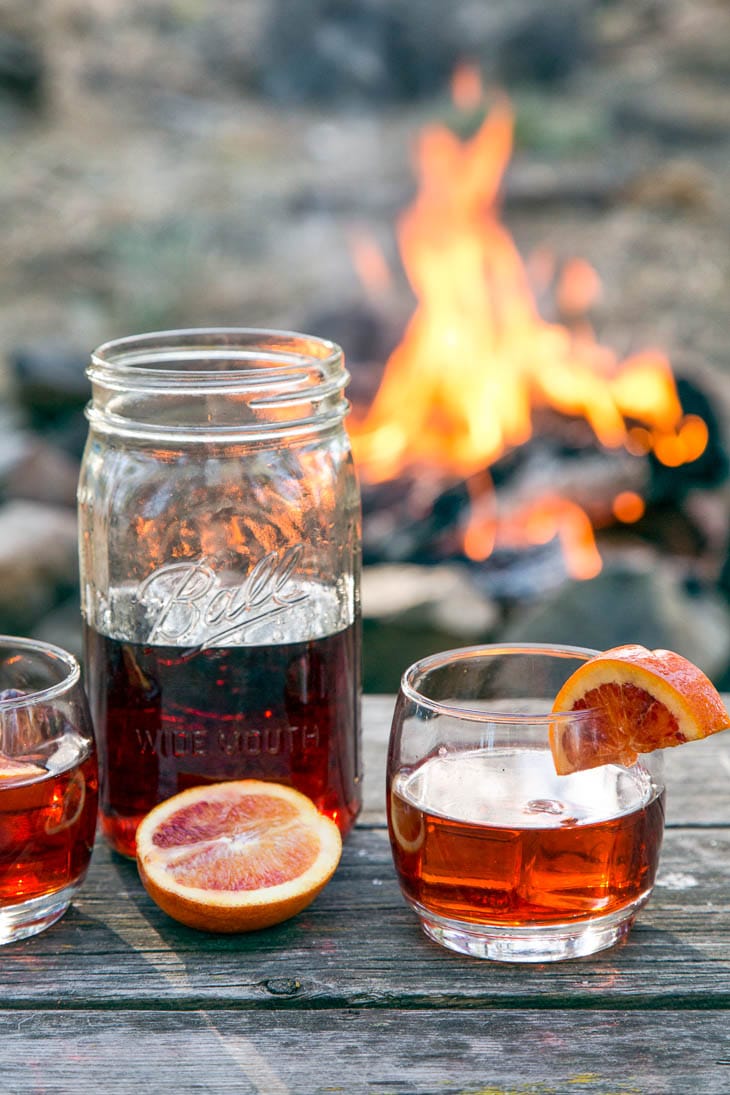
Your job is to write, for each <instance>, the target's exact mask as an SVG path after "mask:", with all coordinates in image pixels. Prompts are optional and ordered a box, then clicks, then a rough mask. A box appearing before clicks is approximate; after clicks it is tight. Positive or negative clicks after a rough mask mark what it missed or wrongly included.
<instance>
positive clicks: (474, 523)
mask: <svg viewBox="0 0 730 1095" xmlns="http://www.w3.org/2000/svg"><path fill="white" fill-rule="evenodd" d="M481 95H482V92H481V87H480V85H479V81H478V76H477V75H476V74H475V73H474V72H473V71H472V70H470V69H466V68H464V69H461V70H460V71H459V72H458V73H457V76H456V78H455V81H454V98H455V101H456V104H457V106H460V107H463V108H469V109H470V110H473V109H474V107H475V104H476V103H477V101H478V100H479V99H480V98H481ZM512 137H513V116H512V110H511V108H510V104H509V103H508V102H507V100H506V99H504V98H500V99H498V100H497V101H496V103H495V105H493V107H492V109H491V110H490V111H489V113H488V114H487V115H486V117H485V119H484V121H483V124H481V126H480V128H479V129H478V131H477V132H476V133H475V135H474V136H472V137H470V138H469V139H461V138H460V137H458V136H457V135H455V134H454V133H453V132H452V131H451V130H450V129H448V128H446V127H445V126H443V125H431V126H429V127H427V128H426V129H425V130H424V131H423V132H422V133H421V135H420V139H419V142H418V149H417V164H418V191H417V194H416V197H415V199H414V201H413V203H412V204H411V205H410V207H409V208H407V209H406V210H405V212H404V213H403V214H402V216H401V217H400V220H399V223H398V230H397V235H398V244H399V248H400V253H401V257H402V263H403V267H404V270H405V273H406V275H407V278H408V281H409V283H410V286H411V288H412V290H413V292H414V294H415V297H416V306H415V310H414V312H413V314H412V316H411V318H410V320H409V322H408V323H407V326H406V329H405V332H404V334H403V336H402V339H401V341H400V343H399V344H398V346H397V347H396V349H395V350H394V352H393V353H392V354H391V356H390V358H389V360H388V361H387V363H386V365H385V369H384V372H383V375H382V381H381V383H380V386H379V388H378V390H377V392H376V393H375V394H374V397H373V398H372V400H371V402H370V403H369V405H368V406H367V407H359V408H358V407H356V408H355V413H354V416H353V422H352V427H351V434H352V440H353V444H354V449H355V455H356V460H357V463H358V466H359V470H360V475H361V479H362V481H363V486H364V489H365V497H366V509H367V506H368V499H372V498H374V497H377V498H381V499H382V498H383V497H388V498H389V499H390V504H391V506H396V508H398V510H399V512H400V515H401V519H402V521H404V522H405V523H406V524H407V523H408V522H409V521H410V522H412V523H413V524H414V525H415V524H416V523H418V522H421V523H423V522H425V523H426V525H429V524H430V525H432V526H433V528H432V529H431V532H432V533H433V536H432V539H433V540H434V544H432V548H431V550H432V552H435V553H436V555H439V554H440V555H442V556H446V555H451V556H454V555H457V556H459V555H460V556H461V557H466V558H467V559H470V560H472V561H475V562H483V561H485V560H488V559H489V558H490V557H492V556H493V555H494V554H495V553H498V552H500V551H501V552H505V551H507V552H513V551H517V552H519V551H523V550H527V549H529V548H530V547H531V546H535V545H546V544H556V545H559V548H560V551H561V554H562V559H563V562H564V566H565V570H566V572H567V573H568V574H570V575H571V576H573V577H575V578H590V577H593V576H595V575H596V574H597V573H598V572H599V571H600V569H601V565H602V564H601V556H600V554H599V551H598V548H597V545H596V537H595V531H596V530H597V529H598V528H600V527H601V526H602V525H605V524H608V523H616V522H624V523H631V522H634V521H637V520H638V519H639V518H641V516H642V515H643V513H644V508H645V484H646V478H647V474H646V457H647V454H649V453H652V454H653V456H654V457H655V458H656V460H657V461H659V462H660V463H661V464H662V465H664V466H666V467H669V468H673V467H679V466H680V465H682V464H686V463H689V462H692V461H695V460H697V459H698V458H699V457H700V456H701V454H702V453H703V451H704V449H705V447H706V445H707V440H708V430H707V426H706V424H705V422H704V420H703V419H702V418H701V417H700V416H699V415H696V414H685V413H684V412H683V409H682V406H681V402H680V399H679V396H678V391H677V385H676V383H675V379H674V377H673V374H672V369H671V366H670V363H669V361H668V360H667V358H666V356H665V355H664V354H663V353H662V352H661V351H660V350H658V349H642V350H639V351H638V352H635V353H633V354H631V355H630V356H628V357H624V358H621V357H620V356H619V355H618V354H617V353H616V352H614V350H612V349H611V348H610V347H609V346H606V345H603V344H602V343H601V341H600V340H599V339H598V337H597V336H596V334H595V332H594V330H593V328H592V326H591V324H590V322H589V320H588V313H589V311H590V309H591V307H592V305H593V304H594V303H595V301H596V298H597V295H598V293H599V292H600V280H599V277H598V274H597V273H596V271H595V270H594V269H593V268H592V267H591V266H590V265H589V264H588V263H587V262H585V261H583V260H581V259H577V258H576V259H574V260H572V261H569V262H567V263H563V264H562V265H559V264H558V263H557V262H556V261H555V260H554V259H553V258H552V257H551V256H550V255H548V254H546V253H545V252H537V253H535V254H533V255H531V256H528V257H527V258H523V257H522V256H521V255H520V253H519V251H518V249H517V246H516V244H515V242H514V240H513V239H512V237H511V235H510V233H509V231H508V230H507V228H506V227H505V225H504V224H503V223H502V221H501V220H500V216H499V206H500V191H501V187H502V181H503V178H504V173H505V170H506V168H507V166H508V163H509V160H510V155H511V151H512ZM356 264H357V266H358V268H359V269H360V270H361V272H362V274H363V276H368V277H370V278H371V279H373V280H374V283H375V284H376V285H378V286H381V287H382V286H384V285H387V279H388V271H387V268H386V267H385V264H384V260H383V259H382V256H381V255H379V254H378V253H377V251H376V250H375V248H374V246H373V245H372V243H369V242H368V241H363V240H359V241H358V246H357V252H356ZM538 302H539V304H538ZM544 313H547V314H544ZM558 451H560V452H563V453H566V452H568V453H569V454H570V457H571V459H570V460H568V461H565V460H563V461H562V462H558V461H556V460H555V459H554V456H555V453H556V452H558ZM608 465H610V468H611V471H610V474H608V475H607V474H606V471H605V469H606V467H607V466H608ZM566 469H567V470H566ZM517 472H519V473H520V474H517ZM507 473H509V475H510V476H511V489H509V490H503V489H501V484H502V483H503V482H504V480H505V478H507V477H508V476H507ZM436 510H440V511H441V512H442V513H444V512H446V511H448V512H449V513H450V515H451V520H449V521H447V522H443V521H441V522H440V525H441V526H442V527H440V528H437V527H436V525H437V524H439V522H436V523H434V512H435V511H436ZM444 525H445V527H443V526H444ZM416 554H417V553H416Z"/></svg>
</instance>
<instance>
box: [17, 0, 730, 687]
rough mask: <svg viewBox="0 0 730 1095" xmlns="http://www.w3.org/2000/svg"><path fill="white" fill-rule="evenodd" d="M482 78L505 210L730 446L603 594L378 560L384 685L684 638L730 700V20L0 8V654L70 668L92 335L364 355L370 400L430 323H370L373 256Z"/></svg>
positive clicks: (394, 289) (640, 538) (384, 246)
mask: <svg viewBox="0 0 730 1095" xmlns="http://www.w3.org/2000/svg"><path fill="white" fill-rule="evenodd" d="M463 61H469V62H471V63H473V64H476V65H478V67H479V69H480V70H481V72H482V75H483V79H484V82H485V85H486V86H487V88H488V89H496V88H502V89H504V90H506V91H507V92H508V94H509V96H510V98H511V100H512V103H513V105H514V108H515V111H516V151H515V155H514V158H513V160H512V163H511V166H510V169H509V172H508V175H507V178H506V182H505V190H504V219H505V221H506V223H507V224H508V226H509V229H510V231H511V232H512V233H513V234H514V236H515V238H516V240H517V243H518V245H519V246H520V249H521V250H523V251H524V252H525V253H527V252H528V251H531V250H534V249H535V248H539V247H547V248H549V249H550V250H551V252H552V253H553V254H554V255H555V256H557V258H558V260H560V259H561V258H563V259H565V258H569V257H572V256H574V255H579V256H581V257H582V258H584V259H586V260H588V261H589V262H590V263H591V265H592V266H593V267H594V268H595V269H596V270H597V271H598V273H599V274H600V277H601V280H602V282H603V294H602V296H601V298H600V302H599V304H598V306H597V307H596V308H595V309H594V312H593V315H592V319H593V321H594V323H595V325H596V327H597V329H598V331H599V333H600V336H601V339H602V341H605V342H606V343H608V344H610V345H612V346H614V347H616V348H617V349H618V350H619V352H621V353H628V352H630V351H631V350H632V349H637V348H641V347H644V346H647V345H648V346H659V347H660V348H662V349H663V350H665V351H666V352H667V353H668V355H669V357H670V359H671V361H672V364H673V367H674V369H675V372H676V374H677V376H678V377H680V378H683V379H685V380H686V384H687V387H686V388H685V392H686V393H688V394H689V397H690V400H692V399H695V400H699V401H700V403H701V405H702V407H704V409H705V411H707V412H708V413H709V412H711V414H712V417H713V421H714V426H713V431H714V432H713V438H712V449H711V451H710V454H709V456H708V458H707V459H705V461H704V462H703V464H702V467H701V468H699V469H696V470H695V472H693V473H692V474H690V475H689V478H685V479H682V480H674V479H670V480H668V481H663V482H660V481H659V480H658V479H657V480H656V481H655V483H654V487H655V493H654V503H655V504H654V506H653V508H652V511H651V513H650V514H648V518H649V519H647V520H645V521H644V522H643V524H642V525H641V527H638V526H637V528H635V529H633V530H632V532H631V534H630V535H629V536H628V537H624V538H623V539H621V540H620V542H619V541H618V539H617V538H616V537H612V536H611V535H610V534H609V535H607V536H606V538H605V553H604V558H605V565H604V569H603V571H602V572H601V574H600V575H599V576H598V577H597V578H595V579H593V580H591V581H586V582H576V581H571V580H569V579H567V578H566V579H565V580H564V581H561V582H554V581H550V582H548V581H546V582H544V583H543V588H541V579H540V577H539V575H538V578H537V579H536V581H535V582H533V583H532V585H531V587H530V588H529V591H528V592H524V591H521V590H522V586H520V584H519V583H517V588H516V590H515V589H513V590H512V591H511V592H510V593H509V595H507V594H506V593H505V592H504V590H502V591H501V592H500V590H499V589H495V586H494V583H491V584H490V583H489V582H484V581H481V580H480V574H479V572H478V568H474V567H470V566H468V565H466V564H465V562H464V561H460V560H456V561H455V562H453V563H450V564H446V565H440V566H432V565H429V563H428V561H426V562H424V561H423V559H422V558H421V557H419V553H418V552H415V553H413V552H411V557H410V558H409V557H408V552H403V557H402V558H401V557H395V558H388V559H384V558H382V557H379V558H376V557H373V558H372V559H370V562H371V563H372V566H368V568H367V570H366V576H365V592H364V609H365V617H366V620H365V623H366V640H367V641H366V651H365V669H366V673H365V684H366V688H367V689H368V690H379V689H390V688H393V687H394V686H395V684H396V683H397V678H398V674H399V672H400V669H401V668H403V666H405V664H407V662H408V661H410V660H411V659H412V658H413V657H417V656H420V655H421V654H424V653H426V652H428V651H429V650H432V649H437V648H439V647H443V646H444V644H448V645H457V644H462V643H464V642H477V641H483V640H489V639H494V638H500V637H510V638H527V637H530V638H535V639H541V640H547V639H554V640H558V641H568V642H573V643H586V644H589V645H596V646H608V645H612V644H613V643H614V642H621V641H642V642H645V643H647V644H649V645H654V646H656V645H666V646H672V647H674V648H676V649H679V650H681V651H682V652H683V653H686V654H687V655H688V656H690V657H693V658H694V660H696V661H699V662H700V664H702V665H703V666H704V667H705V669H706V670H707V671H708V672H709V673H710V674H711V675H712V676H713V678H714V679H715V680H716V681H717V682H718V683H720V684H721V685H727V686H729V687H730V675H728V664H730V626H729V624H728V599H729V598H730V563H729V562H728V513H729V512H730V507H729V506H728V490H727V484H726V470H727V458H726V455H725V443H726V431H727V418H726V414H727V410H726V406H725V404H726V399H727V383H728V371H729V368H730V351H729V350H728V345H729V344H730V309H728V299H729V290H730V8H729V7H728V4H727V3H726V0H566V2H565V3H561V2H555V3H552V4H545V3H544V2H542V0H490V2H489V3H484V2H483V0H451V2H450V3H448V4H444V3H443V2H442V0H237V2H236V3H231V2H230V0H33V2H32V3H29V2H28V0H0V216H1V217H2V254H1V256H0V492H1V498H0V630H1V631H7V632H15V633H19V634H31V635H37V636H42V637H45V638H47V639H50V640H52V641H56V642H59V643H61V644H62V645H65V646H67V647H69V648H71V649H77V650H78V648H79V631H80V629H79V620H78V578H77V564H76V543H75V537H76V528H75V509H74V506H75V501H74V496H75V484H76V477H77V473H78V462H79V458H80V455H81V451H82V446H83V440H84V435H85V423H84V419H83V413H82V411H83V405H84V403H85V401H86V398H87V395H88V388H87V383H86V380H85V377H84V365H85V362H86V359H87V357H88V353H89V351H90V350H91V349H92V348H93V347H94V346H95V345H97V344H98V343H100V342H102V341H104V340H106V339H108V338H111V337H115V336H120V335H124V334H130V333H135V332H141V331H147V330H155V329H162V328H170V327H179V326H202V325H213V324H221V325H233V326H236V325H242V326H272V327H286V328H294V329H297V328H298V329H306V330H309V331H311V332H312V333H317V334H323V335H328V336H330V337H333V338H335V339H336V340H337V341H340V342H341V343H342V344H343V346H344V348H345V351H346V354H347V356H348V359H349V361H350V363H351V364H352V366H353V373H354V377H353V388H352V390H353V396H354V398H356V399H357V398H365V397H366V396H367V393H368V392H369V391H371V387H369V385H370V384H371V381H370V377H371V372H372V366H373V363H375V365H376V366H377V365H378V364H382V362H383V361H384V360H385V358H386V356H387V354H388V352H389V350H390V349H391V348H392V347H393V345H394V343H395V341H396V340H397V338H398V335H399V332H400V331H401V330H402V328H403V325H404V324H405V322H406V320H407V318H408V315H409V310H410V308H411V307H412V300H411V297H410V294H409V291H408V289H407V286H406V284H405V279H404V278H402V277H401V278H398V277H396V279H395V281H394V283H393V285H392V286H391V288H390V290H389V293H388V296H387V300H385V301H384V300H380V302H379V305H378V308H377V309H374V308H373V307H372V306H371V305H370V304H369V303H368V299H367V294H365V293H364V291H363V286H362V284H361V282H360V280H359V278H358V275H357V273H356V271H355V266H354V263H353V258H352V248H351V241H352V237H353V233H363V232H365V233H368V234H369V236H370V237H371V238H372V239H374V240H376V241H377V242H378V244H379V246H380V248H381V250H382V252H383V254H384V255H385V256H386V257H387V259H388V260H389V263H390V265H391V266H392V268H393V269H394V270H395V271H398V269H399V263H398V258H397V252H396V246H395V239H394V231H393V227H394V222H395V219H396V217H397V215H398V212H399V211H400V210H402V209H403V208H404V206H405V205H406V204H407V203H408V201H409V200H410V199H411V198H412V196H413V188H414V176H413V170H412V161H411V153H412V147H413V142H414V139H415V136H416V135H417V133H418V131H419V130H420V128H421V127H422V126H423V125H425V124H427V123H428V122H430V121H434V120H437V121H442V122H445V123H446V124H453V125H454V126H458V124H459V120H458V118H457V117H456V116H455V113H454V108H453V106H452V105H451V100H450V96H449V81H450V77H451V74H452V72H453V71H454V69H455V67H456V65H457V64H458V63H459V62H463ZM360 366H362V368H360ZM677 493H678V494H681V495H682V498H683V500H684V502H685V503H686V504H685V505H684V507H683V511H682V515H681V517H678V516H677V511H676V509H675V508H673V507H671V506H669V505H668V501H670V500H671V498H672V496H673V495H675V494H677ZM368 519H369V518H368ZM371 539H372V538H371ZM396 555H397V553H396ZM528 584H529V583H528Z"/></svg>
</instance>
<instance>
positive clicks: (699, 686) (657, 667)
mask: <svg viewBox="0 0 730 1095" xmlns="http://www.w3.org/2000/svg"><path fill="white" fill-rule="evenodd" d="M588 709H592V710H593V711H594V712H595V714H596V717H595V719H593V720H587V722H586V725H585V726H583V727H581V726H580V725H579V720H575V722H574V723H572V724H570V723H565V724H562V723H560V722H557V721H556V722H555V723H554V725H553V727H552V729H551V735H550V743H551V747H552V752H553V758H554V761H555V768H556V770H557V771H558V773H559V774H561V775H566V774H568V773H569V772H575V771H580V770H582V769H584V768H595V767H597V766H598V765H600V764H622V765H630V764H633V763H634V761H635V760H636V759H637V757H638V755H639V753H650V752H652V751H653V750H654V749H664V748H667V747H668V746H672V745H681V744H682V742H685V741H693V740H696V739H697V738H705V737H708V735H710V734H715V733H717V731H719V730H726V729H728V727H730V715H728V712H727V710H726V709H725V705H724V704H723V702H722V700H721V698H720V696H719V694H718V692H717V690H716V689H715V686H714V685H713V684H712V682H711V681H710V680H709V679H708V678H707V677H706V676H705V674H704V673H703V672H702V670H701V669H699V668H698V667H697V666H696V665H694V664H693V663H692V662H690V661H688V660H687V659H686V658H683V657H682V656H681V655H680V654H675V653H674V652H673V651H672V650H647V649H646V647H643V646H635V645H629V646H617V647H615V648H614V649H612V650H607V651H605V653H603V654H598V655H597V656H596V657H595V658H591V659H590V660H589V661H587V662H585V663H584V664H583V665H582V666H581V667H580V668H579V669H577V670H576V671H575V673H573V674H572V676H570V677H569V678H568V680H567V681H566V682H565V684H564V685H563V687H562V688H561V689H560V691H559V692H558V695H557V696H556V697H555V702H554V704H553V711H554V712H556V713H557V712H567V711H581V710H588Z"/></svg>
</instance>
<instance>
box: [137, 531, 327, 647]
mask: <svg viewBox="0 0 730 1095" xmlns="http://www.w3.org/2000/svg"><path fill="white" fill-rule="evenodd" d="M302 550H303V549H302V545H301V544H295V545H294V546H293V547H289V548H287V549H286V550H285V551H283V552H281V553H279V552H277V551H270V552H268V553H267V554H266V555H264V556H263V557H262V558H261V559H259V561H258V562H257V563H256V565H255V566H254V567H253V568H252V569H251V570H250V572H249V573H248V574H247V575H246V577H245V578H244V580H243V581H242V582H240V583H239V584H231V585H223V584H222V583H221V581H220V579H219V577H218V575H217V574H216V572H215V570H213V568H212V567H211V566H210V563H209V560H208V559H205V558H202V559H192V560H186V561H184V562H179V563H169V564H168V565H166V566H162V567H159V568H158V569H157V570H154V571H152V573H151V574H149V575H148V576H147V578H146V579H145V580H144V582H142V584H141V585H140V587H139V589H138V591H137V600H138V601H139V602H140V603H141V604H143V605H144V606H145V608H146V610H147V612H148V614H149V617H150V619H151V627H150V631H149V635H148V637H147V642H149V643H172V644H180V643H184V642H185V640H192V639H193V637H195V641H196V642H198V641H199V638H198V637H199V636H201V635H202V636H204V638H203V640H202V641H200V643H199V647H200V649H205V648H206V647H210V646H217V645H220V644H221V643H223V642H226V641H230V640H231V639H234V638H238V639H243V638H244V637H245V632H246V629H247V628H249V627H251V626H252V625H253V624H258V623H260V622H261V621H262V620H266V619H270V618H271V617H273V616H278V615H279V614H281V613H282V612H286V610H287V609H288V608H291V607H292V605H296V604H300V603H301V602H302V601H305V600H306V599H307V593H306V592H305V591H304V590H302V589H301V587H299V586H298V585H297V584H296V582H295V580H294V578H293V575H294V572H295V570H296V567H297V563H298V562H299V558H300V556H301V554H302Z"/></svg>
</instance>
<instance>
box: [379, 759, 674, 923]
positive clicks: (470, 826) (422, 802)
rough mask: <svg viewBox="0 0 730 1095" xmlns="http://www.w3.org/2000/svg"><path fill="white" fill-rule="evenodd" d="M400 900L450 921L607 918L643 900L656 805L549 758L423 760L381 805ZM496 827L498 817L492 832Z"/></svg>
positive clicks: (651, 869)
mask: <svg viewBox="0 0 730 1095" xmlns="http://www.w3.org/2000/svg"><path fill="white" fill-rule="evenodd" d="M388 809H389V824H390V832H391V844H392V849H393V857H394V861H395V867H396V871H397V873H398V876H399V879H400V884H401V888H402V890H403V893H404V895H405V896H406V898H407V899H408V900H410V901H411V902H413V903H415V904H416V905H418V906H420V907H421V909H425V910H426V911H427V912H429V913H433V914H436V915H437V916H440V917H444V918H446V919H448V920H456V921H464V922H469V923H476V924H490V925H499V926H506V925H511V926H518V925H528V924H529V925H532V926H535V925H541V924H543V925H549V924H555V923H561V922H566V921H572V920H584V919H591V918H593V917H596V916H606V915H609V914H611V913H614V912H617V911H618V910H620V909H624V908H626V907H627V906H629V905H632V904H633V903H634V902H641V901H642V900H644V899H645V898H646V897H647V896H648V893H649V891H650V890H651V887H652V885H653V882H654V878H655V875H656V869H657V865H658V860H659V850H660V847H661V842H662V835H663V831H664V797H663V793H657V792H656V790H655V789H653V788H652V787H651V784H650V781H649V779H648V777H647V778H646V780H643V779H640V778H639V777H637V779H636V781H635V780H634V777H633V776H630V775H629V774H628V773H627V772H626V771H625V770H623V769H619V768H613V767H612V766H608V767H607V768H605V769H600V770H598V769H596V770H593V771H592V772H591V773H577V774H574V775H571V776H567V777H557V776H556V775H555V773H554V769H552V761H551V758H550V754H549V753H541V752H536V751H530V750H525V751H522V752H520V751H517V752H504V753H494V754H488V753H479V752H478V751H471V752H467V753H462V754H456V755H453V756H451V757H448V758H440V757H430V758H429V759H428V760H426V761H425V763H424V764H423V765H422V766H421V767H420V768H419V769H416V771H415V772H409V773H404V774H402V775H398V776H396V778H395V780H394V781H393V784H392V787H391V794H390V796H389V803H388ZM497 819H500V821H499V823H498V822H497Z"/></svg>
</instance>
